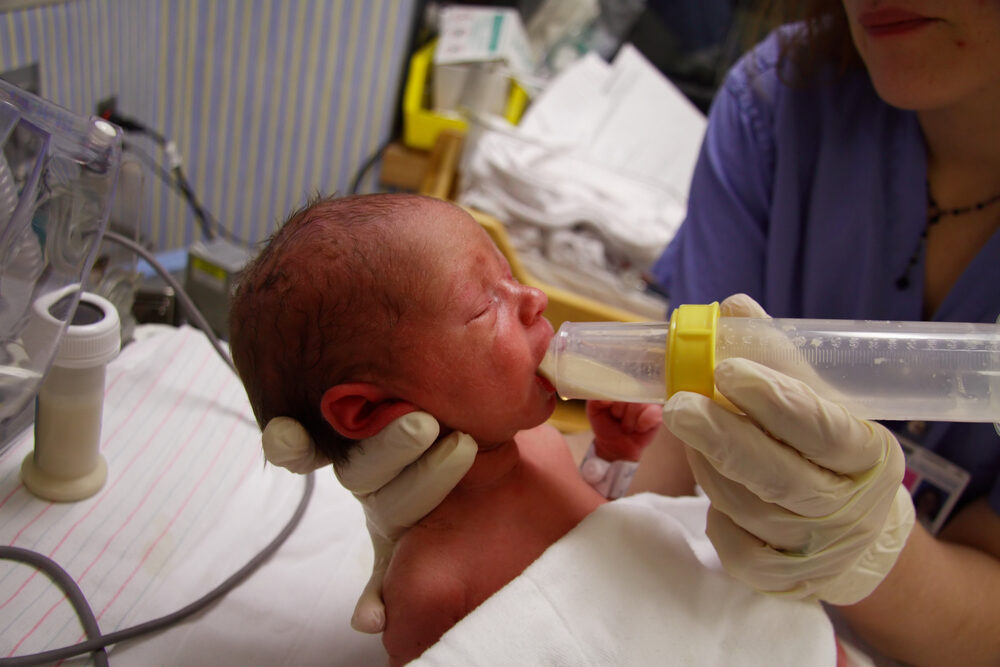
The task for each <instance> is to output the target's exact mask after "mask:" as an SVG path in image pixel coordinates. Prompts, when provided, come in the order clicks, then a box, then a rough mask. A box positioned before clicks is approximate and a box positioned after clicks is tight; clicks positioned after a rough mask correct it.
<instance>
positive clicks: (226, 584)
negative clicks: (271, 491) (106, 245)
mask: <svg viewBox="0 0 1000 667" xmlns="http://www.w3.org/2000/svg"><path fill="white" fill-rule="evenodd" d="M104 238H105V239H107V240H109V241H112V242H114V243H118V244H119V245H123V246H125V247H126V248H128V249H130V250H132V251H133V252H135V253H136V254H138V255H139V256H140V257H142V258H143V259H144V260H146V261H147V262H149V264H150V266H152V267H153V268H154V269H155V270H156V271H157V273H159V274H160V276H161V277H162V278H163V279H164V280H165V281H166V282H167V284H168V285H170V287H172V288H173V289H174V291H175V292H176V294H177V297H178V299H179V300H180V302H181V305H182V306H183V307H184V309H185V310H186V311H187V313H188V315H189V316H190V317H191V318H192V319H193V320H194V322H195V324H196V325H197V326H198V328H200V329H201V330H202V331H203V332H204V333H205V335H206V336H208V339H209V340H210V341H211V343H212V347H214V348H215V351H216V352H218V353H219V356H220V357H222V359H223V361H225V363H226V365H227V366H229V368H230V369H232V370H233V372H234V373H235V372H236V369H235V367H234V366H233V360H232V358H230V356H229V353H228V352H227V351H226V349H225V347H224V346H223V345H222V343H221V342H220V341H219V339H218V337H217V336H216V335H215V333H214V332H213V331H212V327H211V326H210V325H209V324H208V321H207V320H206V319H205V316H204V315H202V314H201V311H200V310H198V308H197V307H196V306H195V305H194V302H193V301H191V297H189V296H188V294H187V292H185V291H184V289H183V288H182V287H181V285H180V283H178V282H177V280H176V279H175V278H174V277H173V276H172V275H170V272H169V271H167V270H166V268H164V266H163V265H162V264H160V263H159V262H158V261H157V259H156V258H155V257H154V256H153V254H152V253H150V252H149V251H148V250H146V249H145V248H143V247H142V246H141V245H139V244H138V243H136V242H135V241H133V240H132V239H129V238H127V237H125V236H121V235H120V234H116V233H114V232H110V231H109V232H105V234H104ZM315 486H316V479H315V476H314V474H313V473H309V474H308V475H307V476H306V480H305V488H304V489H303V490H302V497H301V498H300V499H299V504H298V506H296V508H295V512H294V513H293V514H292V517H291V518H290V519H289V520H288V522H287V523H286V524H285V526H284V528H282V530H281V532H279V533H278V535H277V536H276V537H275V538H274V539H273V540H271V541H270V542H269V543H268V544H267V546H265V547H264V548H263V549H261V550H260V551H259V552H258V553H257V555H255V556H254V557H253V558H251V559H250V560H249V561H248V562H247V564H246V565H244V566H243V567H241V568H240V569H239V570H237V571H236V572H235V573H234V574H233V575H231V576H230V577H229V578H228V579H226V580H225V581H223V582H222V583H221V584H219V585H218V586H216V587H215V588H213V589H212V590H210V591H209V592H208V593H206V594H205V595H203V596H202V597H200V598H198V599H197V600H195V601H194V602H192V603H191V604H189V605H187V606H186V607H183V608H181V609H179V610H177V611H175V612H173V613H172V614H168V615H166V616H161V617H160V618H156V619H153V620H151V621H147V622H145V623H140V624H139V625H135V626H132V627H131V628H125V629H123V630H118V631H116V632H112V633H110V634H107V635H104V634H101V630H100V628H99V627H98V625H97V619H96V618H95V617H94V612H93V610H92V609H91V608H90V605H89V604H88V602H87V598H86V597H85V596H84V595H83V592H82V591H80V588H79V586H77V584H76V582H75V581H73V577H71V576H70V575H69V573H68V572H66V570H64V569H63V568H62V567H60V566H59V564H58V563H56V562H55V561H53V560H51V559H50V558H48V557H47V556H44V555H42V554H40V553H37V552H34V551H31V550H29V549H22V548H19V547H11V546H0V559H4V560H14V561H19V562H22V563H26V564H28V565H31V566H33V567H35V568H36V569H39V570H41V571H42V572H44V573H45V574H46V575H48V576H49V578H50V579H52V580H53V581H54V582H55V583H56V584H58V585H59V587H60V588H62V589H63V591H65V592H66V596H67V597H68V598H69V601H70V603H71V604H72V605H73V608H74V609H75V610H76V613H77V615H78V616H79V617H80V622H81V623H82V624H83V627H84V630H85V631H86V634H87V637H89V639H88V640H87V641H84V642H80V643H79V644H74V645H72V646H64V647H63V648H58V649H52V650H50V651H43V652H41V653H34V654H31V655H19V656H14V657H10V658H0V666H4V667H22V666H26V665H39V664H42V663H46V662H53V661H57V660H65V659H67V658H72V657H74V656H77V655H81V654H84V653H94V660H95V662H96V663H97V664H98V666H99V667H105V666H106V665H107V664H108V659H107V653H106V652H105V651H104V647H106V646H110V645H111V644H117V643H118V642H122V641H125V640H128V639H135V638H137V637H140V636H143V635H147V634H151V633H153V632H159V631H160V630H164V629H166V628H168V627H170V626H171V625H174V624H175V623H179V622H180V621H182V620H184V619H186V618H188V617H189V616H191V615H193V614H195V613H197V612H199V611H201V610H202V609H204V608H205V607H207V606H208V605H210V604H212V603H213V602H215V601H216V600H218V599H219V598H221V597H222V596H224V595H225V594H227V593H228V592H229V591H231V590H232V589H234V588H236V586H238V585H239V584H240V583H241V582H242V581H243V580H244V579H246V578H247V577H249V576H250V575H251V574H252V573H253V572H254V571H255V570H256V569H257V568H258V567H260V566H261V565H262V564H263V563H264V561H266V560H267V559H268V558H270V557H271V555H272V554H273V553H274V552H275V551H277V550H278V548H279V547H280V546H281V545H282V544H284V542H285V540H287V539H288V536H289V535H291V534H292V531H294V530H295V528H296V527H297V526H298V525H299V522H300V521H301V520H302V516H303V515H304V514H305V511H306V508H307V507H308V506H309V501H310V499H311V498H312V493H313V489H314V488H315Z"/></svg>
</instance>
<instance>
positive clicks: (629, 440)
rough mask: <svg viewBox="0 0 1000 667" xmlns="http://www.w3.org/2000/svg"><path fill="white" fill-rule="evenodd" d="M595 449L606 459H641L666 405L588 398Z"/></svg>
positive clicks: (588, 415)
mask: <svg viewBox="0 0 1000 667" xmlns="http://www.w3.org/2000/svg"><path fill="white" fill-rule="evenodd" d="M587 418H588V419H589V420H590V427H591V428H592V429H594V453H595V454H597V455H598V456H599V457H601V458H602V459H604V460H605V461H638V460H639V456H640V455H641V454H642V450H644V449H645V448H646V447H647V446H648V445H649V443H651V442H652V441H653V437H654V436H655V435H656V429H657V428H658V427H659V426H660V420H661V418H662V409H661V407H660V406H658V405H652V404H649V403H613V402H611V401H587Z"/></svg>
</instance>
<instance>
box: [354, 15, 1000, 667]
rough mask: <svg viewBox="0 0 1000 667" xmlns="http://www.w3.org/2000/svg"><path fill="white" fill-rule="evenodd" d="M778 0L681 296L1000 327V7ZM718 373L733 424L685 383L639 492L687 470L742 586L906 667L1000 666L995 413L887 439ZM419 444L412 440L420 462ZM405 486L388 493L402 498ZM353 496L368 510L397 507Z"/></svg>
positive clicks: (729, 98) (727, 130) (733, 365)
mask: <svg viewBox="0 0 1000 667" xmlns="http://www.w3.org/2000/svg"><path fill="white" fill-rule="evenodd" d="M771 4H772V5H773V8H774V10H775V11H776V13H777V15H779V16H781V17H782V18H783V19H788V20H792V19H801V20H802V22H800V23H798V24H796V25H795V26H791V27H786V28H783V29H781V30H779V31H778V32H777V33H775V34H773V35H772V36H770V37H769V38H768V39H767V40H765V41H764V42H763V43H762V44H761V45H759V46H758V47H757V48H756V49H755V50H754V51H753V52H751V53H750V54H748V55H747V56H746V57H745V58H744V59H743V60H742V61H741V62H740V63H738V64H737V65H736V66H735V67H734V68H733V70H732V71H731V72H730V74H729V76H728V78H727V80H726V82H725V84H724V85H723V87H722V88H721V89H720V91H719V93H718V95H717V96H716V99H715V102H714V105H713V108H712V110H711V113H710V118H709V125H708V130H707V134H706V138H705V142H704V146H703V149H702V153H701V157H700V160H699V163H698V166H697V169H696V171H695V175H694V179H693V183H692V191H691V195H690V203H689V214H688V218H687V220H686V222H685V224H684V225H683V227H682V228H681V231H680V232H679V234H678V236H677V238H676V240H675V241H674V242H673V243H672V244H671V245H670V246H669V248H668V249H667V251H666V252H665V254H664V256H663V258H662V259H661V260H660V262H659V263H658V264H657V266H656V272H657V275H658V277H659V278H660V280H661V281H662V282H663V285H664V286H665V287H666V288H667V289H668V291H669V294H670V297H671V301H672V302H673V303H674V304H681V303H708V302H711V301H714V300H720V299H723V298H724V297H727V296H728V295H731V294H736V293H739V292H744V293H747V294H749V296H750V297H753V299H750V298H747V297H735V298H730V299H728V300H726V301H725V302H724V303H723V306H724V310H725V311H726V313H727V314H730V315H745V316H766V313H765V311H764V309H766V310H767V312H769V313H770V314H771V315H774V316H782V317H814V318H815V317H832V318H852V319H853V318H877V319H895V320H922V319H936V320H951V321H970V322H992V321H994V319H995V318H996V317H997V314H998V312H1000V289H998V285H1000V233H998V232H997V231H996V230H997V227H998V226H1000V122H997V120H998V110H1000V2H998V1H997V0H950V1H948V2H944V1H937V2H935V1H932V0H890V1H889V2H883V1H880V0H844V1H843V2H839V1H837V0H817V1H809V2H796V3H791V2H789V3H780V2H775V3H771ZM786 5H787V7H786ZM793 12H794V13H793ZM754 299H755V300H756V301H757V302H759V303H760V305H758V304H757V303H756V302H755V301H754ZM761 305H762V306H763V308H764V309H762V308H761ZM716 385H717V387H718V388H719V390H720V391H721V392H722V393H723V394H725V395H727V396H728V397H729V398H730V400H731V401H732V402H733V403H735V404H736V405H738V406H739V407H740V408H741V412H743V413H744V414H742V415H736V414H734V413H732V412H729V411H727V410H724V409H723V408H722V407H721V406H720V405H719V404H718V403H715V402H713V401H710V400H708V399H706V398H703V397H699V396H695V395H692V394H685V393H680V394H678V395H676V396H675V397H674V398H672V399H671V400H670V401H669V402H668V403H667V405H666V406H665V409H664V424H665V425H666V426H667V429H669V432H667V433H665V435H664V443H663V444H665V445H668V444H672V445H673V447H669V446H665V447H661V448H658V449H656V450H653V451H650V450H647V452H648V454H653V452H654V451H655V452H658V453H659V455H660V456H659V458H655V457H654V456H648V455H644V459H643V463H642V466H641V467H640V470H639V472H638V473H637V475H636V478H635V481H634V483H633V490H638V489H655V490H660V491H661V492H665V493H666V492H669V493H676V492H684V491H689V490H690V488H691V487H692V478H691V472H692V468H693V471H694V473H695V476H696V477H697V481H698V482H699V483H701V486H702V487H703V488H705V490H706V491H707V493H708V495H709V497H710V499H711V500H712V508H711V510H710V513H709V536H710V537H711V538H712V541H713V543H714V544H715V546H716V549H717V550H718V551H719V554H720V558H721V559H722V560H723V563H724V564H725V565H726V566H727V568H728V569H729V570H730V572H732V573H733V574H734V575H735V576H737V577H739V578H741V579H742V580H744V581H746V582H747V583H748V584H749V585H751V586H753V587H755V588H758V589H761V590H766V591H770V592H773V593H779V594H782V593H783V594H786V595H798V596H812V597H815V598H818V599H821V600H825V601H827V602H830V603H832V604H834V605H837V608H838V610H839V613H841V614H842V615H843V617H845V618H846V619H847V620H848V621H849V623H850V624H851V626H852V627H853V628H854V629H855V630H856V631H857V632H858V633H859V634H860V635H861V636H862V637H864V638H865V639H867V640H868V641H869V642H870V643H871V644H872V645H873V646H874V647H875V648H877V649H878V650H880V651H881V652H883V653H885V654H886V655H888V656H891V657H894V658H897V659H900V660H903V661H906V662H909V663H914V664H980V663H981V664H997V663H998V662H1000V633H997V632H996V629H997V628H998V627H1000V517H998V510H1000V438H998V436H997V435H996V433H995V432H994V431H993V427H992V426H991V425H979V424H919V423H909V424H895V425H891V426H893V427H894V429H895V435H893V434H892V433H890V432H889V431H888V430H887V429H885V428H883V427H882V426H881V425H878V424H872V423H870V422H864V421H861V420H857V419H855V418H854V417H852V416H851V415H850V414H849V413H847V412H846V411H844V410H843V409H841V408H839V407H838V406H835V405H833V404H829V403H826V402H824V401H822V400H819V399H816V398H815V396H813V395H811V392H809V391H808V389H807V388H805V387H804V386H803V385H799V384H797V383H795V382H794V381H791V380H790V379H789V378H787V377H784V376H781V375H779V374H776V373H773V372H768V371H766V369H761V368H760V367H754V366H753V365H751V364H748V363H746V362H742V363H741V362H740V361H739V360H737V361H727V362H723V364H720V366H719V368H718V369H717V371H716ZM681 443H683V444H681ZM377 444H378V443H372V445H377ZM429 444H430V443H418V442H414V443H413V446H412V449H411V456H412V458H414V459H417V458H419V457H420V456H421V452H422V451H423V448H425V447H427V446H428V445H429ZM901 444H902V445H903V446H901ZM904 446H905V449H906V452H907V453H908V458H907V465H908V466H909V467H911V469H910V471H909V472H908V474H907V476H906V479H907V480H915V479H916V480H921V481H920V483H921V484H923V483H925V482H927V480H930V479H932V477H933V476H932V474H931V473H932V471H934V470H947V471H948V475H947V480H944V481H942V480H939V479H937V478H933V479H934V481H936V482H938V483H939V484H940V485H941V486H942V488H943V489H944V490H945V491H947V493H948V494H949V496H950V498H951V499H952V500H953V501H954V502H951V501H948V502H944V503H941V504H940V507H941V508H948V507H949V506H950V508H951V509H950V512H949V513H947V516H946V515H945V514H941V513H939V515H938V516H935V517H933V521H929V522H928V525H929V526H930V527H931V528H930V529H928V528H925V527H924V525H923V524H922V523H920V522H914V521H913V506H912V504H911V503H910V500H909V496H908V494H907V493H905V492H901V489H902V488H903V487H901V486H900V481H901V480H902V479H903V478H904V474H903V470H902V457H903V447H904ZM651 449H652V448H651ZM675 454H677V455H679V457H676V456H675V457H674V458H673V459H671V456H672V455H675ZM935 457H937V458H935ZM687 460H690V462H691V467H688V465H687V463H686V461H687ZM921 461H922V462H924V465H923V467H922V468H913V466H916V465H917V464H918V463H919V462H921ZM927 461H930V462H931V463H930V464H929V465H928V464H927V463H926V462H927ZM462 468H463V466H461V465H459V466H454V467H453V468H452V469H450V474H451V476H452V477H453V478H454V479H457V478H458V477H459V476H460V474H461V472H463V470H462ZM445 469H447V468H445ZM401 481H402V480H400V479H396V480H393V481H390V482H389V483H388V484H387V486H386V487H385V489H384V493H382V500H383V501H387V500H388V499H390V498H392V497H394V496H398V497H405V495H406V487H407V485H409V484H410V483H412V482H411V481H410V480H407V482H406V483H405V484H400V482H401ZM439 481H440V483H441V484H445V485H447V484H449V483H451V482H450V481H448V480H444V479H443V477H442V478H441V479H439ZM945 481H947V482H948V483H947V484H946V483H945ZM394 485H396V486H398V488H393V487H394ZM915 491H917V492H919V491H920V489H919V488H918V487H915ZM366 501H367V502H368V506H367V511H368V516H369V519H370V520H371V521H372V522H373V523H377V522H379V521H390V520H391V519H390V517H389V514H380V513H379V512H377V511H376V508H374V506H373V505H372V504H371V502H370V501H368V500H367V497H366ZM942 524H943V528H941V530H940V532H939V533H938V534H936V535H935V534H933V530H934V528H935V527H937V526H939V525H942ZM796 541H797V542H798V543H797V544H794V545H792V544H790V543H791V542H796ZM377 579H378V573H376V575H375V579H374V580H377ZM370 601H371V603H372V604H373V605H376V604H377V603H378V600H377V596H371V597H370Z"/></svg>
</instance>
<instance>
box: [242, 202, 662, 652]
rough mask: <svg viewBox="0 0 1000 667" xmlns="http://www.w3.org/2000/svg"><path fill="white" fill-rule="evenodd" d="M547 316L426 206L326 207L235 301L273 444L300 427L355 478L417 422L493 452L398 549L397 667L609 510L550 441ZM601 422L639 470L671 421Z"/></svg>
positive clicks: (392, 617)
mask: <svg viewBox="0 0 1000 667" xmlns="http://www.w3.org/2000/svg"><path fill="white" fill-rule="evenodd" d="M546 305H547V300H546V297H545V295H544V294H543V293H542V292H541V291H539V290H537V289H534V288H531V287H527V286H525V285H522V284H520V283H518V282H517V281H516V280H515V279H514V278H513V277H512V276H511V273H510V267H509V266H508V264H507V261H506V260H505V258H504V257H503V255H502V254H501V253H500V252H499V251H498V250H497V248H496V247H495V246H494V245H493V243H492V242H491V241H490V239H489V237H488V235H487V234H486V233H485V232H484V231H483V230H482V229H481V228H480V227H479V225H478V224H477V223H476V222H475V221H474V220H473V219H472V218H471V216H469V215H468V214H467V213H466V212H465V211H463V210H462V209H461V208H459V207H457V206H454V205H452V204H449V203H446V202H443V201H439V200H435V199H429V198H425V197H419V196H416V195H366V196H357V197H348V198H342V199H323V200H319V201H317V202H313V203H311V204H310V205H308V206H307V207H306V208H304V209H302V210H300V211H298V212H296V213H295V214H294V215H293V216H292V217H291V218H290V219H289V220H288V222H287V223H286V224H285V225H284V226H282V228H281V229H280V230H279V231H278V232H277V233H276V234H275V236H274V237H273V238H272V240H271V241H270V242H269V243H268V245H267V247H266V248H265V249H264V251H263V252H262V253H261V255H260V256H259V257H258V258H257V259H256V260H255V261H254V262H253V263H252V264H251V266H250V267H248V269H247V270H246V272H245V274H244V277H243V279H242V280H241V283H240V286H239V288H238V290H237V292H236V294H235V296H234V299H233V306H232V310H231V344H232V350H233V358H234V361H235V362H236V366H237V368H238V369H239V372H240V377H241V378H242V380H243V382H244V385H245V386H246V389H247V394H248V396H249V398H250V402H251V405H252V406H253V409H254V414H255V416H256V417H257V420H258V423H259V424H261V425H262V426H264V425H266V424H267V423H268V422H269V421H271V420H272V419H274V418H275V417H282V416H283V417H290V418H292V419H294V420H296V421H297V422H298V423H300V424H301V425H302V427H304V428H305V430H306V431H307V432H308V433H309V435H310V436H311V437H312V440H313V441H314V442H315V447H316V449H317V455H318V456H321V457H324V458H325V459H328V460H330V461H334V462H341V463H343V462H345V461H347V460H348V459H349V458H350V457H351V456H352V453H353V454H355V455H356V449H357V447H358V444H357V443H358V442H359V441H361V440H363V439H364V438H369V437H371V436H374V435H375V434H377V433H379V432H380V431H382V429H384V428H385V427H386V426H387V425H388V424H389V423H391V422H393V421H394V420H396V419H398V418H400V417H402V416H404V415H406V414H408V413H410V412H413V411H416V410H421V411H424V412H427V413H429V414H430V415H433V416H434V417H435V418H436V419H437V420H438V422H439V424H440V425H441V428H442V432H443V433H447V432H453V431H459V432H462V433H466V434H468V435H469V436H471V437H472V438H474V439H475V441H476V443H477V444H478V447H479V453H478V454H477V456H476V459H475V461H474V463H473V465H472V468H471V469H470V470H469V472H468V473H467V474H466V475H465V477H464V478H463V479H462V480H461V482H460V483H459V484H458V486H457V487H456V488H455V489H454V490H453V491H452V492H451V493H450V494H449V495H448V496H447V497H446V498H445V499H444V501H443V502H441V504H440V505H439V506H438V507H437V508H436V509H435V510H433V511H432V512H431V513H430V514H428V515H427V516H426V517H424V518H423V519H422V520H421V521H420V522H419V523H418V524H417V525H415V526H414V527H413V528H411V529H410V530H409V531H408V532H407V533H406V534H405V535H404V536H403V537H402V538H401V539H400V541H399V543H398V545H397V546H396V550H395V554H394V556H393V560H392V563H391V565H390V566H389V570H388V572H387V574H386V578H385V582H384V589H383V595H384V599H385V603H386V625H385V631H384V634H383V644H384V645H385V647H386V649H387V651H388V652H389V655H390V659H391V662H392V663H393V664H402V663H404V662H406V661H409V660H411V659H413V658H415V657H417V656H419V655H420V653H422V652H423V651H424V650H425V649H426V648H427V647H428V646H430V645H431V644H433V643H434V642H435V641H437V639H438V638H440V636H441V635H442V634H443V633H444V632H445V631H446V630H447V629H448V628H450V627H451V626H452V625H454V624H455V623H456V622H457V621H458V620H460V619H461V618H462V617H464V616H465V615H466V614H467V613H468V612H469V611H471V610H472V609H474V608H475V607H476V606H477V605H479V604H480V603H481V602H482V601H483V600H485V599H486V598H487V597H489V596H490V595H491V594H492V593H494V592H496V591H497V590H499V589H500V588H501V587H502V586H503V585H504V584H506V583H507V582H508V581H510V580H511V579H513V578H514V577H516V576H517V575H518V574H519V573H520V572H521V571H523V570H524V568H525V567H527V566H528V565H529V564H530V563H531V562H532V561H533V560H535V559H536V558H537V557H538V556H539V555H540V554H541V553H542V552H543V551H544V550H545V549H546V547H548V546H549V545H551V544H552V543H553V542H555V541H556V540H558V539H559V538H560V537H562V536H563V535H565V534H566V533H567V532H568V531H569V530H571V529H572V528H573V527H574V526H575V525H576V524H577V523H579V522H580V520H581V519H583V518H584V517H585V516H587V514H589V513H590V512H592V511H593V510H594V509H595V508H597V507H598V506H599V505H600V504H601V503H603V502H605V498H604V497H603V496H601V495H600V494H599V493H597V492H596V491H595V490H594V489H593V488H591V487H590V486H589V485H588V484H587V483H586V482H584V481H583V480H582V478H581V477H580V475H579V473H578V471H577V468H576V465H575V464H574V461H573V458H572V456H571V455H570V452H569V449H568V448H567V446H566V442H565V440H564V439H563V437H562V436H561V435H560V434H559V433H558V432H557V431H556V430H555V429H553V428H551V427H549V426H547V425H544V422H545V420H546V419H548V417H549V416H550V415H551V414H552V411H553V409H554V407H555V401H556V400H557V397H556V395H555V391H554V388H553V387H552V385H551V383H550V382H548V381H547V380H545V379H544V378H543V377H541V376H540V375H538V367H539V364H540V363H541V361H542V358H543V357H544V355H545V352H546V350H547V349H548V344H549V340H550V339H551V338H552V335H553V331H552V326H551V325H550V324H549V322H548V321H547V320H545V318H544V317H542V312H543V311H544V310H545V307H546ZM588 416H589V417H590V420H591V424H592V426H593V428H594V433H595V443H594V449H595V452H596V453H597V455H598V456H600V457H601V458H603V459H605V460H620V459H625V460H633V461H634V460H637V459H638V457H639V453H640V452H641V450H642V449H643V448H644V447H645V446H646V445H648V444H649V442H650V441H651V439H652V438H653V435H654V433H655V431H656V428H657V426H658V424H659V418H660V410H659V408H658V407H656V406H643V405H626V404H618V403H616V404H611V403H598V402H592V403H591V404H589V405H588Z"/></svg>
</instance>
